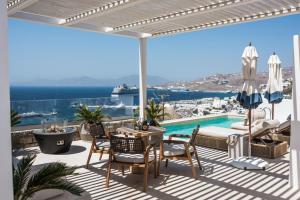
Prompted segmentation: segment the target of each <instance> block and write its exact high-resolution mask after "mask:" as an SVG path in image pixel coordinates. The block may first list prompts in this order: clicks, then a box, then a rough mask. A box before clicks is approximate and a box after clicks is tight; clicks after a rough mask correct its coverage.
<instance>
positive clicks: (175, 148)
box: [164, 144, 194, 156]
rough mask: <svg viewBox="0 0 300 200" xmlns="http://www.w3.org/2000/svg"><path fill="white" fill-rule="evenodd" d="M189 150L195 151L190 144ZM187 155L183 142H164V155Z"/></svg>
mask: <svg viewBox="0 0 300 200" xmlns="http://www.w3.org/2000/svg"><path fill="white" fill-rule="evenodd" d="M189 151H190V152H191V153H192V152H194V148H193V147H192V146H190V148H189ZM181 155H185V148H184V145H183V144H164V156H181Z"/></svg>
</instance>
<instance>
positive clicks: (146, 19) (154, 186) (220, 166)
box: [0, 0, 300, 199]
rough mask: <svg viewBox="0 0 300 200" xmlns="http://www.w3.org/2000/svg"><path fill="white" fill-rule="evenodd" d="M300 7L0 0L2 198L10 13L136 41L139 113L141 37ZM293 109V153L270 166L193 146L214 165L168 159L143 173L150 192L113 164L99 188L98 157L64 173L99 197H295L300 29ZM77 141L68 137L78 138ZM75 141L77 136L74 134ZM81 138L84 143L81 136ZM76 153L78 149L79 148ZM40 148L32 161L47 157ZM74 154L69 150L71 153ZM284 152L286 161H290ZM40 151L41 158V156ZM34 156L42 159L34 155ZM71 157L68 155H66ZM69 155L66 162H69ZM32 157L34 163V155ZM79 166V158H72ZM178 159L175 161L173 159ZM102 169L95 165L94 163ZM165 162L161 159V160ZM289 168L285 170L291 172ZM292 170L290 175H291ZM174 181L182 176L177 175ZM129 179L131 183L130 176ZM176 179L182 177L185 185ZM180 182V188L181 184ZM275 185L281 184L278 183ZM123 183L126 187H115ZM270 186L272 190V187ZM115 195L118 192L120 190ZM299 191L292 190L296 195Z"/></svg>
mask: <svg viewBox="0 0 300 200" xmlns="http://www.w3.org/2000/svg"><path fill="white" fill-rule="evenodd" d="M299 12H300V1H299V0H224V1H208V0H201V1H200V0H184V1H182V0H174V1H162V0H151V1H150V0H115V1H113V0H105V1H101V2H100V3H99V1H95V0H40V1H39V0H7V1H1V2H0V80H1V84H0V93H1V99H0V113H1V116H0V130H1V132H2V134H0V152H1V156H0V160H1V162H2V163H6V165H4V166H2V167H1V170H0V177H1V179H0V185H1V186H2V187H0V194H1V196H2V198H3V199H12V194H13V187H12V180H11V175H12V174H11V173H12V172H11V169H12V166H11V164H10V163H11V160H12V156H11V134H10V132H11V128H10V120H9V116H10V105H9V100H10V98H9V80H8V71H9V67H8V51H7V47H8V44H7V20H8V17H11V18H16V19H22V20H29V21H33V22H37V23H46V24H48V25H53V26H61V27H67V28H75V29H81V30H86V31H93V32H99V33H104V34H112V35H116V36H125V37H131V38H134V39H138V40H139V42H140V46H139V54H140V63H139V74H140V85H139V88H140V108H141V109H140V118H141V119H143V118H144V117H145V114H144V108H145V106H146V99H147V96H146V86H147V79H146V77H147V41H148V38H156V37H160V36H167V35H173V34H178V33H183V32H190V31H197V30H204V29H207V28H214V27H221V26H226V25H230V24H238V23H245V22H252V21H256V20H262V19H268V18H273V17H279V16H285V15H290V14H297V13H299ZM294 58H295V59H294V67H295V70H294V84H293V86H294V90H293V93H294V94H293V95H294V116H293V119H292V133H291V154H290V155H286V158H285V159H278V160H271V161H270V163H271V167H270V169H268V170H267V171H265V172H252V171H240V170H238V169H234V168H232V167H230V166H229V165H228V164H227V163H228V158H227V154H226V153H225V152H219V151H216V150H210V149H205V148H199V151H200V152H199V153H200V155H202V162H204V165H205V166H207V167H211V166H213V167H214V171H213V172H214V173H212V174H211V175H207V176H201V177H200V178H199V179H198V180H194V179H192V178H191V177H190V175H189V174H188V173H189V170H187V169H186V168H187V167H188V166H187V165H181V162H172V163H171V165H170V166H169V168H168V170H165V169H163V170H162V174H161V176H160V177H159V178H158V179H157V180H154V179H151V178H149V186H150V189H149V192H148V193H142V192H140V190H139V188H137V189H134V187H133V185H138V184H139V183H138V182H136V181H139V180H138V179H137V178H135V175H132V176H128V177H126V178H125V179H123V178H122V177H121V176H120V174H119V173H118V172H116V171H114V173H113V174H114V175H113V177H112V180H113V184H112V185H111V188H109V189H103V188H102V187H103V186H104V184H103V183H104V176H103V175H104V173H105V170H102V169H103V167H102V168H101V166H103V163H99V166H98V165H95V168H91V170H88V171H87V170H85V169H83V168H82V167H80V168H79V169H78V171H79V172H80V175H78V176H76V177H75V176H74V177H69V179H70V180H72V181H74V182H78V184H79V185H82V186H83V188H85V189H86V190H87V191H88V192H90V193H91V195H92V196H93V197H94V198H95V199H97V198H99V199H103V198H112V197H113V196H115V197H118V195H121V194H123V195H124V197H125V195H129V196H130V195H135V194H136V195H137V196H131V197H132V198H135V197H141V198H145V199H147V198H152V197H153V198H164V199H168V198H170V199H171V198H172V199H174V198H178V199H181V198H185V197H189V198H191V199H193V198H197V197H200V196H201V198H204V199H205V198H207V199H213V198H219V197H220V196H222V197H223V198H225V197H226V195H229V196H228V199H232V196H235V198H245V199H247V198H249V199H255V198H256V197H257V198H261V199H266V198H270V197H271V199H275V198H278V199H283V198H291V197H295V196H294V195H296V194H294V193H293V192H291V191H292V190H290V189H289V188H288V187H289V186H288V182H289V180H288V179H289V177H290V184H291V186H293V187H294V189H299V187H300V173H299V171H300V143H299V142H298V141H299V139H300V135H299V134H295V133H296V132H297V131H296V130H299V128H300V120H299V116H298V115H299V114H298V113H300V106H299V98H300V96H299V95H300V85H299V81H300V37H299V36H295V37H294ZM76 143H77V142H75V143H74V144H76ZM79 143H80V142H79ZM81 145H83V146H86V145H87V144H86V143H81ZM85 153H86V150H85V151H83V152H81V153H80V154H70V155H66V156H64V157H63V156H62V157H59V156H58V157H55V156H53V157H52V156H51V158H50V157H49V159H50V160H51V159H53V161H56V160H57V159H62V158H63V160H64V161H66V162H67V163H68V164H72V162H77V160H78V162H81V161H82V159H74V157H76V158H78V157H80V156H82V155H84V154H85ZM81 154H82V155H81ZM44 156H45V155H42V154H39V157H38V159H37V162H41V161H42V160H43V159H48V158H47V156H45V157H44ZM73 156H74V157H73ZM289 156H290V161H291V164H290V165H289V163H288V159H287V158H288V157H289ZM43 157H44V158H43ZM39 160H40V161H39ZM69 161H70V163H69ZM71 161H72V162H71ZM37 164H38V163H37ZM74 164H76V165H78V166H82V164H81V163H74ZM179 166H180V167H179ZM99 167H100V169H97V168H99ZM162 168H163V167H162ZM289 169H290V174H289ZM289 175H290V176H289ZM179 182H180V183H179ZM132 183H133V184H132ZM182 183H185V184H184V185H183V184H182ZM179 188H181V190H179ZM278 188H280V189H278ZM120 191H123V192H124V193H122V192H120ZM271 193H272V195H273V196H272V195H270V194H271ZM119 197H120V196H119ZM295 198H297V197H295Z"/></svg>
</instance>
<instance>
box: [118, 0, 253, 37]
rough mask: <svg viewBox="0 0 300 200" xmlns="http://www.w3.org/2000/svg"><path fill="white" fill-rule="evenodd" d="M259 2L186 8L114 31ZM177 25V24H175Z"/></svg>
mask: <svg viewBox="0 0 300 200" xmlns="http://www.w3.org/2000/svg"><path fill="white" fill-rule="evenodd" d="M255 1H258V0H225V1H221V2H218V3H213V4H209V5H204V6H199V7H196V8H186V9H184V10H180V11H176V12H172V13H168V14H165V15H161V16H155V17H152V18H149V19H143V20H140V21H136V22H131V23H127V24H123V25H120V26H117V27H114V28H113V31H120V30H132V29H134V28H137V27H140V26H145V25H152V24H159V23H162V22H164V23H165V22H172V21H175V20H178V19H184V18H188V17H193V16H197V15H200V14H207V13H210V12H215V11H218V10H221V9H224V8H233V7H236V6H240V5H243V4H249V3H253V2H255ZM175 23H176V22H175Z"/></svg>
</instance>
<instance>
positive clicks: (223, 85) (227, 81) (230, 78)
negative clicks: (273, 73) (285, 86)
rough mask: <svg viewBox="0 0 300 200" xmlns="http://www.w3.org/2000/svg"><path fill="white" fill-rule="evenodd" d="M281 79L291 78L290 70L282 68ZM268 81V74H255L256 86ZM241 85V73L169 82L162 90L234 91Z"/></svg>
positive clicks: (289, 68)
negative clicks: (181, 88)
mask: <svg viewBox="0 0 300 200" xmlns="http://www.w3.org/2000/svg"><path fill="white" fill-rule="evenodd" d="M282 69H283V70H282V71H283V72H282V73H283V79H288V78H291V77H292V68H291V67H288V68H282ZM267 81H268V72H260V73H258V74H257V81H256V83H257V85H258V86H259V85H261V84H266V83H267ZM242 83H243V80H242V74H241V73H232V74H215V75H212V76H207V77H204V78H199V79H197V80H194V81H184V82H170V83H167V84H163V85H162V87H163V88H172V87H175V88H176V87H185V88H186V89H189V90H201V91H236V90H238V89H240V87H241V85H242Z"/></svg>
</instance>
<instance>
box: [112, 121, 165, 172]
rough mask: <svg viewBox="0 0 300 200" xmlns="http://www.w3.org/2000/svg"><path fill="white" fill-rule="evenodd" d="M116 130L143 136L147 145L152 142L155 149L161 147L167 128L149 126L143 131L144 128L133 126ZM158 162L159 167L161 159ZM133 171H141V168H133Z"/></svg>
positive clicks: (119, 132)
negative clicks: (139, 128) (138, 128)
mask: <svg viewBox="0 0 300 200" xmlns="http://www.w3.org/2000/svg"><path fill="white" fill-rule="evenodd" d="M116 132H117V133H118V134H125V135H132V136H136V137H142V138H143V141H144V144H145V146H148V144H152V145H154V148H155V150H157V149H158V148H159V147H160V144H161V143H162V142H163V135H164V133H165V132H166V129H165V128H162V127H155V126H149V128H148V130H147V131H143V130H135V129H134V128H131V127H120V128H117V130H116ZM157 162H158V163H157V167H159V166H160V159H158V161H157ZM155 170H157V169H155ZM132 172H133V173H139V170H136V169H132Z"/></svg>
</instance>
